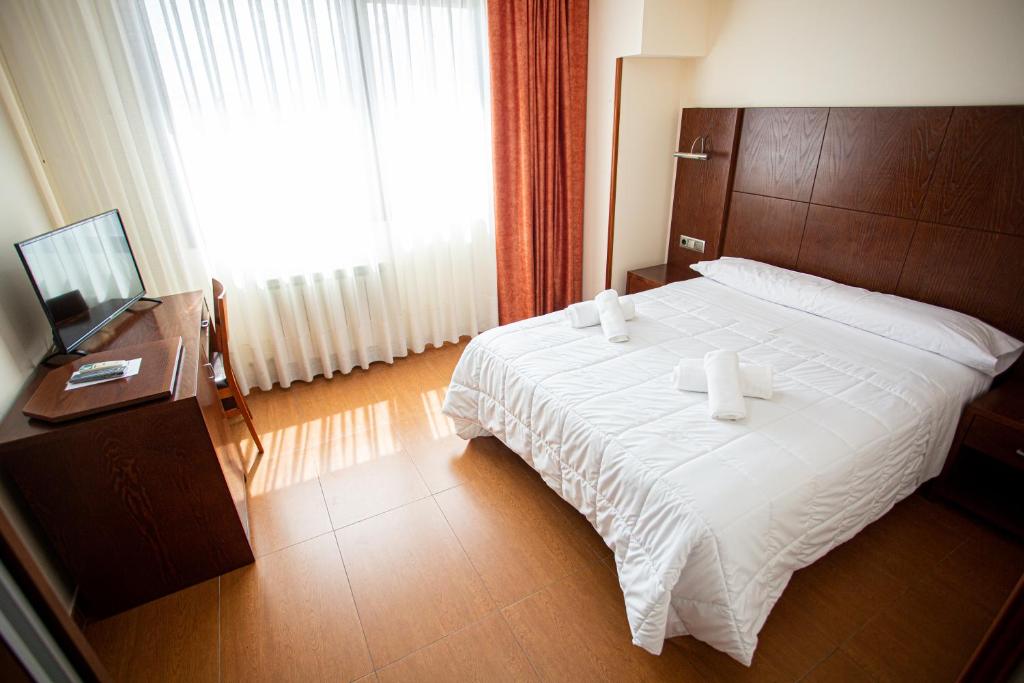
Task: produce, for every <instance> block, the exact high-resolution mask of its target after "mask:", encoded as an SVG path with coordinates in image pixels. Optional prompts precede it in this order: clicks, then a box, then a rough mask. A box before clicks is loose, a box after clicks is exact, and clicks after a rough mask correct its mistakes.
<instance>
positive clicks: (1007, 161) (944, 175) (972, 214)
mask: <svg viewBox="0 0 1024 683" xmlns="http://www.w3.org/2000/svg"><path fill="white" fill-rule="evenodd" d="M1022 188H1024V107H957V108H956V109H954V110H953V117H952V118H951V119H950V121H949V130H948V131H947V132H946V142H945V143H944V144H943V146H942V152H941V153H940V155H939V160H938V163H937V165H936V167H935V177H934V178H933V179H932V183H931V187H930V188H929V190H928V196H927V198H926V199H925V203H924V208H923V209H922V211H921V220H924V221H929V222H931V223H942V224H944V225H957V226H961V227H965V228H980V229H982V230H995V231H997V232H1008V233H1014V234H1018V235H1024V189H1022Z"/></svg>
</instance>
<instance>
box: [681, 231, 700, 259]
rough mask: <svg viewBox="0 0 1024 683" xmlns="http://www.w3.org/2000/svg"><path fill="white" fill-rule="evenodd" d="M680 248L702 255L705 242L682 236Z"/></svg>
mask: <svg viewBox="0 0 1024 683" xmlns="http://www.w3.org/2000/svg"><path fill="white" fill-rule="evenodd" d="M679 246H680V247H682V248H683V249H689V250H690V251H699V252H700V253H702V254H703V253H704V240H699V239H697V238H696V237H687V236H686V235H680V236H679Z"/></svg>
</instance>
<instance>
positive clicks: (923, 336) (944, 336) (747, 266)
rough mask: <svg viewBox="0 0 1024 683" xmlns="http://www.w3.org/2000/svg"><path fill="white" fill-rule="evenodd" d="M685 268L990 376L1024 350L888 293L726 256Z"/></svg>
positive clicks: (972, 321) (950, 314)
mask: <svg viewBox="0 0 1024 683" xmlns="http://www.w3.org/2000/svg"><path fill="white" fill-rule="evenodd" d="M690 267H691V268H693V269H694V270H696V271H697V272H698V273H700V274H701V275H703V276H704V277H706V278H709V279H711V280H714V281H716V282H720V283H722V284H723V285H727V286H729V287H732V288H734V289H738V290H740V291H742V292H746V293H747V294H751V295H753V296H756V297H758V298H760V299H765V300H766V301H772V302H775V303H777V304H781V305H783V306H788V307H790V308H796V309H799V310H801V311H807V312H808V313H813V314H814V315H818V316H821V317H823V318H828V319H830V320H835V321H837V322H841V323H843V324H845V325H849V326H851V327H856V328H858V329H861V330H865V331H867V332H872V333H874V334H877V335H879V336H882V337H886V338H887V339H892V340H894V341H898V342H901V343H903V344H908V345H910V346H913V347H915V348H918V349H922V350H924V351H931V352H932V353H937V354H939V355H940V356H945V357H946V358H949V359H950V360H955V361H957V362H958V363H962V364H964V365H966V366H968V367H972V368H975V369H976V370H980V371H982V372H984V373H985V374H987V375H991V376H993V377H995V376H996V375H998V374H999V373H1000V372H1002V371H1004V370H1006V369H1007V368H1009V367H1010V366H1011V365H1013V363H1014V361H1016V360H1017V358H1019V357H1020V355H1021V353H1022V352H1024V343H1021V342H1020V341H1018V340H1016V339H1014V338H1013V337H1011V336H1010V335H1008V334H1006V333H1004V332H1000V331H999V330H997V329H996V328H994V327H992V326H991V325H988V324H986V323H984V322H982V321H980V320H978V319H977V318H973V317H971V316H969V315H966V314H964V313H958V312H957V311H952V310H950V309H948V308H941V307H939V306H932V305H931V304H926V303H922V302H920V301H914V300H912V299H904V298H903V297H899V296H895V295H893V294H881V293H879V292H872V291H869V290H867V289H861V288H860V287H850V286H848V285H843V284H839V283H838V282H833V281H832V280H826V279H825V278H822V277H816V276H814V275H808V274H807V273H798V272H796V271H792V270H786V269H785V268H779V267H777V266H770V265H768V264H766V263H760V262H758V261H750V260H748V259H742V258H732V257H728V256H726V257H723V258H720V259H718V260H717V261H701V262H700V263H696V264H694V265H692V266H690Z"/></svg>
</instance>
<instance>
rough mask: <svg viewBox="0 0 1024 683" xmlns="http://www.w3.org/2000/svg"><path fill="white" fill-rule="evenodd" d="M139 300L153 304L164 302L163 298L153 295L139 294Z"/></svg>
mask: <svg viewBox="0 0 1024 683" xmlns="http://www.w3.org/2000/svg"><path fill="white" fill-rule="evenodd" d="M139 301H150V302H152V303H154V304H162V303H163V302H164V301H163V299H157V298H156V297H153V296H140V297H139Z"/></svg>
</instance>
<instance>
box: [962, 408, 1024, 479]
mask: <svg viewBox="0 0 1024 683" xmlns="http://www.w3.org/2000/svg"><path fill="white" fill-rule="evenodd" d="M964 443H965V444H967V445H968V446H970V447H971V448H973V449H975V450H977V451H981V452H982V453H984V454H985V455H988V456H991V457H993V458H996V459H997V460H1002V461H1003V462H1005V463H1006V464H1007V465H1009V466H1010V467H1016V468H1018V469H1022V470H1024V432H1021V431H1019V430H1016V429H1013V428H1012V427H1007V426H1006V425H1003V424H1000V423H998V422H994V421H992V420H989V419H987V418H984V417H981V416H980V415H979V416H977V417H975V418H974V421H973V422H971V426H970V428H968V430H967V435H966V436H965V437H964Z"/></svg>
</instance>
